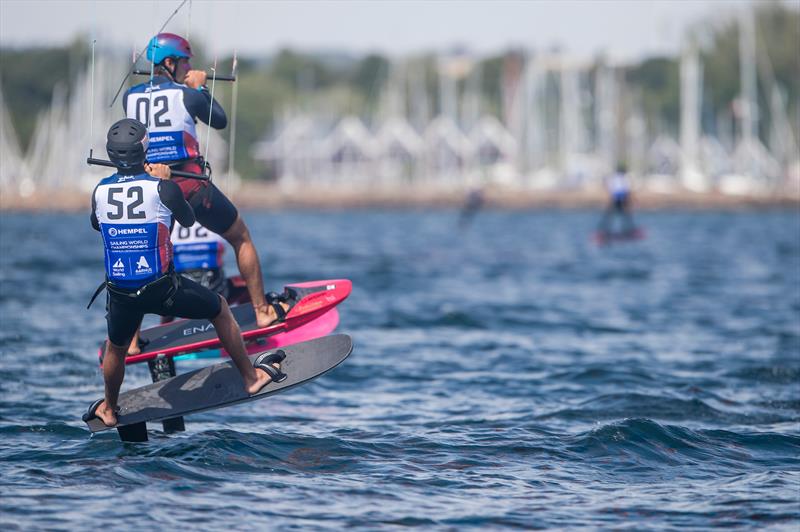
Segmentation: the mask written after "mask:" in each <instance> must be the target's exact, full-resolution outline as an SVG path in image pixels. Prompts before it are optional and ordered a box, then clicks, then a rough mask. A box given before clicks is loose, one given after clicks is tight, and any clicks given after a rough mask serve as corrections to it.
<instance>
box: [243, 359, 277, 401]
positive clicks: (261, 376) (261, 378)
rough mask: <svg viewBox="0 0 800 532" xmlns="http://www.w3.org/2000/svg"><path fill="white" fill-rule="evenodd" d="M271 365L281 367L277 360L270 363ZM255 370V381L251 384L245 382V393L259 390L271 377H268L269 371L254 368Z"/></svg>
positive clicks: (254, 392)
mask: <svg viewBox="0 0 800 532" xmlns="http://www.w3.org/2000/svg"><path fill="white" fill-rule="evenodd" d="M272 367H273V368H275V369H281V365H280V364H279V363H277V362H275V363H274V364H272ZM255 370H256V381H255V382H254V383H252V384H245V389H246V390H247V393H248V394H250V395H253V394H256V393H258V392H260V391H261V388H263V387H264V386H266V385H267V384H269V383H270V382H271V381H272V377H270V376H269V373H267V372H266V371H264V370H263V369H260V368H255Z"/></svg>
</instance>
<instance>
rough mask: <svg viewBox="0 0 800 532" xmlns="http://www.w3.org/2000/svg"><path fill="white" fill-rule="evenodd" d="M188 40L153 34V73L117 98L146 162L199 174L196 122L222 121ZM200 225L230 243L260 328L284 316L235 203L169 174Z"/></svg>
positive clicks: (203, 184)
mask: <svg viewBox="0 0 800 532" xmlns="http://www.w3.org/2000/svg"><path fill="white" fill-rule="evenodd" d="M191 58H192V48H191V45H190V44H189V42H188V41H187V40H186V39H184V38H182V37H180V36H178V35H175V34H173V33H159V34H158V35H156V36H155V37H153V38H152V39H151V40H150V42H149V44H148V47H147V59H148V60H150V61H151V62H152V63H153V74H154V75H153V77H152V78H151V79H150V80H149V81H147V82H145V83H141V84H139V85H136V86H134V87H131V88H130V89H128V91H127V92H126V93H125V95H124V97H123V98H122V105H123V108H124V110H125V114H126V116H127V117H128V118H133V119H136V120H138V121H140V122H142V123H144V124H146V125H147V128H148V131H149V136H150V146H149V148H148V150H147V160H148V161H149V162H151V163H163V164H167V165H169V166H170V167H171V168H173V169H176V170H183V171H186V172H193V173H203V171H204V169H205V168H206V167H207V165H208V163H207V162H206V161H205V160H204V159H203V157H202V155H201V153H200V145H199V142H198V140H197V131H196V128H195V124H196V123H197V120H200V121H201V122H203V123H205V124H207V125H208V126H209V127H213V128H215V129H223V128H225V127H226V126H227V123H228V120H227V117H226V115H225V111H224V110H223V109H222V106H221V105H220V104H219V103H218V102H217V101H216V100H214V99H213V98H212V96H211V93H210V92H209V90H208V88H207V87H206V81H207V74H206V72H205V71H202V70H192V65H191V63H190V59H191ZM174 181H175V183H177V184H178V185H179V186H180V189H181V191H182V192H183V196H184V198H185V199H186V201H187V202H188V203H189V205H191V207H192V209H193V210H194V214H195V218H196V219H197V221H198V222H200V223H201V224H202V225H203V226H204V227H206V228H207V229H210V230H211V231H213V232H215V233H217V234H220V235H222V237H223V238H224V239H225V240H227V241H228V242H229V243H230V244H231V246H233V249H234V252H235V255H236V262H237V264H238V266H239V272H240V273H241V275H242V277H243V278H244V280H245V283H246V284H247V290H248V292H249V293H250V299H251V300H252V302H253V308H254V309H255V312H256V320H257V323H258V325H259V326H260V327H266V326H268V325H270V324H271V323H273V322H275V321H276V320H280V319H282V318H283V317H284V316H285V312H283V311H284V310H285V308H286V307H285V306H281V305H270V304H267V301H266V299H265V297H264V279H263V276H262V273H261V265H260V262H259V258H258V252H257V251H256V248H255V245H254V244H253V240H252V238H251V236H250V232H249V230H248V228H247V225H245V223H244V220H243V219H242V218H241V216H240V215H239V212H238V211H237V210H236V207H235V206H234V205H233V203H231V201H230V200H229V199H228V198H227V197H226V196H225V195H224V194H223V193H222V191H220V190H219V189H218V188H217V187H216V186H215V185H214V184H213V183H210V182H208V181H198V180H191V179H185V178H179V177H176V178H174Z"/></svg>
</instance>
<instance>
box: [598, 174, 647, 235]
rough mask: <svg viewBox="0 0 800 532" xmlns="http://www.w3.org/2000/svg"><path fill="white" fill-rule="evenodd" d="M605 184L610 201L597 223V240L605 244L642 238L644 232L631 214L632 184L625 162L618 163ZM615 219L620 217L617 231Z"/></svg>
mask: <svg viewBox="0 0 800 532" xmlns="http://www.w3.org/2000/svg"><path fill="white" fill-rule="evenodd" d="M605 185H606V189H607V190H608V193H609V203H608V206H607V207H606V210H605V212H604V213H603V217H602V218H601V219H600V223H599V224H598V225H597V232H596V233H595V238H596V239H597V241H598V242H599V243H601V244H603V243H607V242H610V241H612V240H631V239H638V238H642V236H643V232H642V231H641V230H640V229H638V228H637V227H636V224H635V223H634V221H633V216H631V185H630V179H629V177H628V173H627V169H626V167H625V164H624V163H620V164H619V165H617V170H616V172H614V173H613V174H612V175H610V176H608V177H607V178H606V179H605ZM615 219H619V220H620V224H621V226H620V228H619V229H618V230H616V231H615V230H614V220H615Z"/></svg>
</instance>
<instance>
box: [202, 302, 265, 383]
mask: <svg viewBox="0 0 800 532" xmlns="http://www.w3.org/2000/svg"><path fill="white" fill-rule="evenodd" d="M219 299H220V302H221V303H222V310H221V311H220V313H219V314H218V315H217V317H216V318H214V319H213V320H211V323H213V324H214V328H215V329H216V330H217V336H219V339H220V341H221V342H222V346H223V347H224V348H225V350H226V351H227V352H228V354H229V355H230V357H231V360H233V363H234V364H235V365H236V369H238V370H239V373H241V375H242V379H243V380H244V388H245V390H247V393H249V394H251V395H252V394H254V393H256V392H258V391H259V390H260V389H261V388H263V387H264V385H266V384H267V383H268V382H269V381H270V380H272V377H270V376H269V375H268V374H267V372H266V371H264V370H261V369H255V368H254V367H253V365H252V364H251V363H250V359H249V358H247V351H246V349H245V347H244V341H243V340H242V331H241V329H239V324H238V323H236V320H235V319H233V314H231V309H230V308H229V307H228V303H227V302H226V301H225V299H224V298H222V297H221V296H220V298H219ZM273 365H274V366H275V367H276V368H277V367H280V366H279V365H277V364H273Z"/></svg>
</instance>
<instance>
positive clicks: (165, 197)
mask: <svg viewBox="0 0 800 532" xmlns="http://www.w3.org/2000/svg"><path fill="white" fill-rule="evenodd" d="M158 197H159V198H161V203H163V204H164V205H166V206H167V208H169V210H171V211H172V216H173V217H174V218H175V220H176V221H177V222H178V223H179V224H181V225H182V226H184V227H191V226H192V225H194V220H195V218H194V211H193V210H192V207H191V206H190V205H189V204H188V203H187V202H186V200H185V199H184V198H183V192H181V188H180V187H179V186H178V185H177V184H176V183H175V182H174V181H168V180H166V179H162V180H161V181H160V182H159V183H158Z"/></svg>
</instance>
